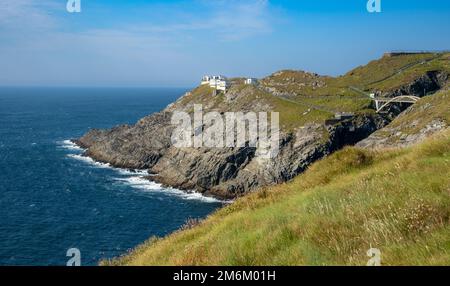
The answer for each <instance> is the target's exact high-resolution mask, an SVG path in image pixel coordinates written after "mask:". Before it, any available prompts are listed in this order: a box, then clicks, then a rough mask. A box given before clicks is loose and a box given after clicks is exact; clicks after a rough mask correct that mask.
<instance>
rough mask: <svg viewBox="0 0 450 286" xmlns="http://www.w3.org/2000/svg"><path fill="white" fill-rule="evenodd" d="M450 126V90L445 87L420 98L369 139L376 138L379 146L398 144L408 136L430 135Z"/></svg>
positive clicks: (374, 142)
mask: <svg viewBox="0 0 450 286" xmlns="http://www.w3.org/2000/svg"><path fill="white" fill-rule="evenodd" d="M437 125H439V126H443V128H445V127H448V126H450V90H448V89H445V90H442V91H440V92H437V93H436V94H433V95H429V96H426V97H424V98H422V99H420V100H419V101H418V102H417V103H416V104H414V105H413V106H411V107H410V108H408V109H407V110H406V111H405V112H403V113H402V114H400V115H399V116H398V117H397V118H395V119H394V120H393V121H392V122H391V123H390V124H389V126H387V127H386V128H382V129H380V130H377V131H375V132H374V133H373V134H372V135H371V136H370V137H369V139H376V140H374V141H373V144H375V145H378V147H384V146H396V145H397V144H401V143H402V142H404V141H405V140H406V139H408V136H413V137H417V138H420V137H421V136H420V135H422V136H428V135H430V134H432V133H434V132H436V131H438V130H439V129H440V128H436V126H437Z"/></svg>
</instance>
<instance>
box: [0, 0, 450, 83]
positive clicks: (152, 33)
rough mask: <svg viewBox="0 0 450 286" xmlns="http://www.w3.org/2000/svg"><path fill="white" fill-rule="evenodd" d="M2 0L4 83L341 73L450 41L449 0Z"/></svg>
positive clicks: (0, 60) (0, 28)
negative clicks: (71, 4) (375, 1)
mask: <svg viewBox="0 0 450 286" xmlns="http://www.w3.org/2000/svg"><path fill="white" fill-rule="evenodd" d="M66 3H67V0H0V64H1V69H0V85H20V86H21V85H27V86H30V85H31V86H32V85H44V86H66V85H67V86H183V87H191V86H195V85H196V84H197V83H198V80H199V78H200V77H201V76H202V75H203V74H209V73H213V74H214V73H220V74H224V75H227V76H253V77H263V76H266V75H268V74H271V73H272V72H275V71H277V70H280V69H288V68H289V69H301V70H307V71H313V72H317V73H320V74H327V75H339V74H342V73H345V72H346V71H348V70H350V69H351V68H353V67H356V66H358V65H362V64H365V63H367V62H368V61H370V60H372V59H375V58H378V57H380V56H381V55H382V54H383V52H385V51H390V50H403V49H407V50H443V49H450V37H449V31H450V1H448V0H428V1H420V0H409V1H408V0H381V4H382V12H381V13H368V12H367V10H366V3H367V0H296V1H295V0H292V1H288V0H279V1H276V0H191V1H188V0H169V1H151V0H81V6H82V12H81V13H74V14H70V13H68V12H67V11H66Z"/></svg>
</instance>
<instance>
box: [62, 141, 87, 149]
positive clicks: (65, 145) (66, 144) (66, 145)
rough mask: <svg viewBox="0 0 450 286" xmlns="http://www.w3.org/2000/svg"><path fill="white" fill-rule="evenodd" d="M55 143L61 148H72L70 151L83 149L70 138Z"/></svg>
mask: <svg viewBox="0 0 450 286" xmlns="http://www.w3.org/2000/svg"><path fill="white" fill-rule="evenodd" d="M57 143H58V144H59V145H60V147H61V148H64V149H67V150H72V151H84V150H85V149H83V148H81V147H80V146H78V145H77V144H75V143H73V142H72V141H70V140H64V141H61V142H57Z"/></svg>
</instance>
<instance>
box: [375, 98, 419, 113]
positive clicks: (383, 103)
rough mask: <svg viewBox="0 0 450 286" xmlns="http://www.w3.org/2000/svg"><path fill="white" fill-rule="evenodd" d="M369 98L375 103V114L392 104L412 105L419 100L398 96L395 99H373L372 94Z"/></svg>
mask: <svg viewBox="0 0 450 286" xmlns="http://www.w3.org/2000/svg"><path fill="white" fill-rule="evenodd" d="M370 98H372V99H373V100H374V101H375V108H376V110H377V113H379V112H381V111H382V110H383V109H384V108H385V107H387V106H388V105H390V104H392V103H411V104H414V103H416V102H417V101H418V100H420V97H418V96H414V95H400V96H397V97H392V98H387V97H375V96H374V95H373V94H371V95H370Z"/></svg>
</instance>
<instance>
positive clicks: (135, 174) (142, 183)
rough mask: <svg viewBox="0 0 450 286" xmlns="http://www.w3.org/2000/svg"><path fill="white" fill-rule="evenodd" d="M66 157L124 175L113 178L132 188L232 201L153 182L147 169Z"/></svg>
mask: <svg viewBox="0 0 450 286" xmlns="http://www.w3.org/2000/svg"><path fill="white" fill-rule="evenodd" d="M64 142H65V145H63V146H67V148H66V149H70V150H84V149H82V148H80V147H78V146H77V145H76V144H74V143H73V142H71V141H70V140H65V141H64ZM73 146H76V147H73ZM72 147H73V148H72ZM67 157H69V158H72V159H75V160H79V161H83V162H84V163H87V164H89V165H91V166H93V167H97V168H108V169H113V170H115V171H116V172H117V173H118V174H120V175H122V176H124V177H119V178H115V180H117V181H120V182H122V183H124V184H127V185H129V186H131V187H132V188H135V189H138V190H141V191H146V192H164V193H166V194H171V195H174V196H177V197H180V198H182V199H185V200H199V201H202V202H207V203H218V202H219V203H231V202H232V201H224V200H219V199H216V198H212V197H206V196H204V195H202V194H201V193H198V192H195V191H188V192H186V191H182V190H178V189H175V188H165V187H163V186H162V185H161V184H159V183H156V182H153V181H151V180H149V179H147V178H145V177H146V176H152V175H150V174H149V173H148V171H147V170H139V169H123V168H115V167H113V166H111V164H109V163H101V162H97V161H95V160H94V159H92V158H90V157H87V156H84V155H81V154H67Z"/></svg>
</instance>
